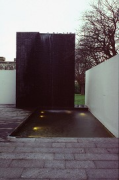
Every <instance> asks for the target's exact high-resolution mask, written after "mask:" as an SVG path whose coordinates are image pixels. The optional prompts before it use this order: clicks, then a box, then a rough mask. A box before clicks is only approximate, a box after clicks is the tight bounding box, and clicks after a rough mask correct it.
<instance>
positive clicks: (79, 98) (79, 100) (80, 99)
mask: <svg viewBox="0 0 119 180" xmlns="http://www.w3.org/2000/svg"><path fill="white" fill-rule="evenodd" d="M74 104H75V105H83V104H85V95H80V94H75V96H74Z"/></svg>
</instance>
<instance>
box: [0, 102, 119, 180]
mask: <svg viewBox="0 0 119 180" xmlns="http://www.w3.org/2000/svg"><path fill="white" fill-rule="evenodd" d="M33 111H34V109H18V108H15V105H0V180H37V179H39V180H42V179H43V180H55V179H56V180H62V179H64V180H119V139H118V138H115V137H112V138H103V137H101V138H79V137H77V138H54V137H53V138H15V137H11V136H9V135H10V133H11V132H12V131H13V130H14V129H15V128H17V126H18V125H19V124H20V123H22V122H23V121H24V120H25V119H26V118H27V117H28V116H30V114H31V113H32V112H33Z"/></svg>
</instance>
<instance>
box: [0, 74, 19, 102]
mask: <svg viewBox="0 0 119 180" xmlns="http://www.w3.org/2000/svg"><path fill="white" fill-rule="evenodd" d="M0 104H16V70H0Z"/></svg>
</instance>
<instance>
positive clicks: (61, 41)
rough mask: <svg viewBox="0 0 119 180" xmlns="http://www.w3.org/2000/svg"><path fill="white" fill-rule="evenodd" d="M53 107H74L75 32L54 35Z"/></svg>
mask: <svg viewBox="0 0 119 180" xmlns="http://www.w3.org/2000/svg"><path fill="white" fill-rule="evenodd" d="M52 44H53V50H54V53H53V58H52V70H53V101H52V106H53V107H59V108H68V107H72V108H73V107H74V57H75V49H74V48H75V36H74V34H73V35H72V34H65V35H64V34H54V35H53V42H52Z"/></svg>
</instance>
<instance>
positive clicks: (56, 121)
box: [12, 109, 112, 138]
mask: <svg viewBox="0 0 119 180" xmlns="http://www.w3.org/2000/svg"><path fill="white" fill-rule="evenodd" d="M12 136H16V137H29V138H32V137H35V138H37V137H112V135H111V134H110V133H109V131H108V130H107V129H106V128H105V127H104V126H103V125H102V124H101V123H100V122H99V121H98V120H97V119H96V118H95V117H94V116H93V115H92V114H91V113H90V112H89V111H81V110H80V111H79V110H40V109H39V110H37V111H35V112H34V113H33V114H32V115H31V116H30V117H29V118H28V119H27V120H26V121H25V122H24V123H23V124H22V125H21V126H20V127H18V128H17V130H16V131H15V132H13V133H12Z"/></svg>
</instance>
